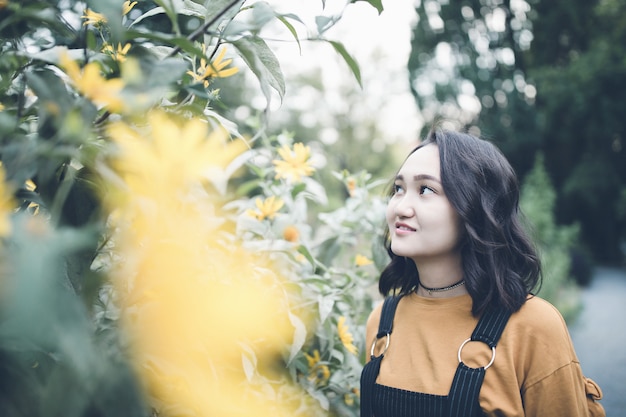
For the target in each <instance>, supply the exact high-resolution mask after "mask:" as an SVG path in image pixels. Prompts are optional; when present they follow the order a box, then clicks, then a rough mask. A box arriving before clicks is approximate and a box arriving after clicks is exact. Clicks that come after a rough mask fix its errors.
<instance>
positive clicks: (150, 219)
mask: <svg viewBox="0 0 626 417" xmlns="http://www.w3.org/2000/svg"><path fill="white" fill-rule="evenodd" d="M367 2H368V3H370V4H371V5H372V6H373V7H375V8H377V9H378V11H379V12H380V11H382V4H381V2H380V1H378V0H368V1H367ZM324 3H325V2H324V1H322V5H324ZM349 3H351V2H348V3H346V6H347V7H349ZM340 18H341V16H331V17H328V16H318V17H317V19H316V24H317V27H316V28H315V30H312V29H311V30H309V29H310V28H307V30H309V34H307V36H306V37H303V36H302V35H301V34H300V33H301V32H302V27H303V26H304V24H303V23H302V22H303V20H302V19H301V18H300V17H299V16H296V15H294V14H280V13H277V12H276V11H275V10H274V9H273V7H272V6H271V5H270V4H269V3H267V2H263V1H257V2H253V1H250V2H248V1H244V0H229V1H226V0H214V1H200V0H198V1H196V0H155V1H148V0H139V1H133V2H130V1H126V2H122V1H121V0H120V1H113V0H98V1H95V0H93V1H88V2H86V3H85V2H72V1H64V0H59V1H31V0H20V1H19V2H17V1H13V0H8V1H7V0H0V39H2V41H1V43H0V48H1V49H0V156H1V162H2V166H1V171H0V172H1V173H2V175H3V176H4V177H5V178H3V179H4V181H2V182H1V183H0V187H1V189H0V191H1V193H0V194H1V197H2V198H1V200H0V201H1V205H0V209H1V211H2V212H1V213H0V214H1V218H0V233H1V236H2V242H1V244H2V255H1V256H2V263H1V265H2V275H1V278H0V299H1V302H0V358H1V360H0V404H1V406H2V407H3V408H2V415H3V416H17V415H30V416H38V415H42V416H43V415H46V416H50V415H64V416H83V415H84V416H87V415H89V416H126V415H128V416H147V415H163V416H191V415H198V416H205V415H206V416H208V415H251V414H254V415H289V416H295V415H329V414H330V415H357V413H358V398H359V392H358V378H359V373H360V368H361V364H362V363H363V360H364V341H363V334H364V332H363V328H362V327H363V323H364V321H365V318H366V314H367V312H368V311H369V310H370V309H371V306H372V303H373V302H374V297H375V295H374V292H373V290H372V289H371V287H372V284H373V282H374V281H375V277H376V275H377V271H378V270H379V268H380V267H381V266H382V265H383V264H384V262H385V256H386V255H385V254H384V253H381V252H380V249H379V248H380V242H379V238H380V236H379V233H380V232H381V221H382V219H383V215H382V211H383V206H384V204H383V202H382V200H381V199H380V198H378V197H376V194H377V193H371V191H372V190H376V191H378V188H377V187H378V186H379V185H380V184H379V183H378V182H376V181H373V180H372V178H371V176H370V175H369V174H367V173H366V172H361V173H350V172H338V173H335V177H336V180H337V181H340V182H342V183H343V184H344V185H345V189H346V195H347V196H348V197H347V199H346V201H345V204H344V205H343V206H341V207H340V208H338V209H336V210H334V211H332V212H324V210H323V207H324V205H325V203H326V201H327V198H328V197H327V195H326V192H325V188H324V186H323V185H322V184H320V183H319V182H318V181H317V180H316V166H315V164H314V162H313V161H314V160H315V158H314V155H312V152H311V149H310V148H309V147H308V146H306V145H305V144H303V143H301V142H299V141H298V139H297V138H294V137H292V136H290V135H289V134H282V135H278V136H266V135H265V130H264V128H263V123H262V120H263V117H261V124H260V125H259V127H257V128H256V129H252V128H251V126H250V125H245V126H244V123H243V122H242V121H238V120H234V119H232V118H230V114H231V113H229V112H228V111H224V109H223V105H222V104H221V101H220V96H225V95H228V85H229V82H232V83H233V85H236V84H237V83H241V81H242V78H241V77H242V73H244V72H247V73H250V74H253V75H254V76H255V77H256V79H257V80H258V88H259V91H260V93H261V95H262V96H263V97H264V98H265V101H266V103H267V107H266V109H265V113H267V112H269V108H270V103H271V102H272V101H273V100H276V99H278V100H280V99H282V97H283V96H284V95H285V94H286V92H285V83H284V79H283V75H282V73H281V70H280V62H279V60H278V58H277V57H276V55H275V54H274V53H273V51H272V49H271V46H270V43H269V42H268V41H267V40H266V39H265V38H264V35H263V34H264V33H265V32H264V29H265V28H266V27H270V26H272V27H275V26H276V25H278V26H279V27H281V28H283V30H284V31H285V32H286V33H287V34H289V36H291V37H292V39H293V41H294V42H297V43H300V42H305V41H308V40H315V41H323V42H329V43H330V44H331V45H332V47H333V48H334V49H335V50H336V51H337V53H338V55H337V56H338V58H339V59H343V60H344V61H345V62H346V64H347V68H348V69H349V70H350V71H351V72H352V73H353V74H354V76H355V79H356V82H357V83H360V73H359V68H358V64H357V63H356V62H355V61H354V60H353V59H352V57H351V56H350V54H349V51H347V50H346V49H345V48H344V47H343V45H342V44H341V43H340V42H338V41H337V40H333V39H327V38H326V37H325V33H326V31H327V30H328V29H329V28H330V27H332V26H333V25H335V24H337V22H339V21H340ZM218 78H223V79H224V82H221V83H220V89H217V88H214V83H215V82H216V80H217V79H218ZM218 109H220V110H218Z"/></svg>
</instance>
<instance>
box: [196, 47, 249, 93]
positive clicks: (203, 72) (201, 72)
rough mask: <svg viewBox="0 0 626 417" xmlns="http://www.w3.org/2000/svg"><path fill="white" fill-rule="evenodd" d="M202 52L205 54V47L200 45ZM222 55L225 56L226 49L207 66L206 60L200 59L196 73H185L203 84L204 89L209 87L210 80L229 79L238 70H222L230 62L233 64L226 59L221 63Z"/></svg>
mask: <svg viewBox="0 0 626 417" xmlns="http://www.w3.org/2000/svg"><path fill="white" fill-rule="evenodd" d="M202 51H203V52H205V53H206V46H205V45H202ZM224 55H226V48H222V50H221V51H220V53H219V54H218V55H217V57H216V58H215V59H214V60H213V62H211V63H209V64H208V65H207V62H206V59H204V58H202V59H200V66H199V67H198V69H197V71H196V72H193V71H187V74H189V75H191V76H192V77H193V79H194V80H196V81H197V82H203V83H204V88H207V87H208V86H209V83H210V80H211V79H212V78H226V77H230V76H231V75H235V74H236V73H237V72H238V71H239V68H237V67H231V68H226V69H224V68H225V67H226V66H228V65H229V64H230V63H231V62H233V60H232V59H227V60H224V61H223V59H224Z"/></svg>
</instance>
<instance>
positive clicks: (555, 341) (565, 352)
mask: <svg viewBox="0 0 626 417" xmlns="http://www.w3.org/2000/svg"><path fill="white" fill-rule="evenodd" d="M381 308H382V304H381V305H379V306H378V307H377V308H376V309H375V310H374V311H373V312H372V314H371V315H370V317H369V319H368V322H367V339H366V340H367V341H368V346H367V347H368V351H369V347H370V346H371V343H372V341H373V340H374V339H375V335H376V333H377V330H378V323H379V320H380V314H381ZM471 308H472V299H471V297H470V296H469V295H462V296H458V297H451V298H436V299H433V298H425V297H421V296H418V295H417V294H414V293H413V294H410V295H407V296H405V297H403V298H402V299H401V300H400V302H399V304H398V308H397V310H396V314H395V318H394V323H393V332H392V335H391V338H390V344H389V348H388V350H387V352H386V353H385V357H384V359H383V361H382V364H381V368H380V373H379V375H378V379H377V383H378V384H382V385H387V386H390V387H395V388H401V389H405V390H409V391H416V392H423V393H429V394H435V395H447V394H448V392H449V390H450V386H451V385H452V379H453V377H454V373H455V370H456V367H457V365H458V359H457V358H458V351H459V347H460V346H461V344H462V343H463V341H464V340H466V339H467V338H469V337H470V335H471V334H472V331H473V330H474V327H475V326H476V323H477V322H478V319H477V318H475V317H474V316H472V314H471ZM384 344H385V341H384V340H380V341H379V342H378V343H377V345H376V352H375V354H376V355H378V354H379V353H380V351H381V350H382V348H383V347H384ZM461 357H462V359H463V362H464V363H465V364H467V365H468V366H471V367H479V366H485V365H487V364H488V363H489V361H490V360H491V357H492V351H491V349H490V348H489V347H488V346H487V345H486V344H484V343H482V342H470V343H468V344H466V345H465V346H464V348H463V349H462V351H461ZM600 398H602V393H601V391H600V389H599V387H598V386H597V385H596V384H595V383H594V382H593V381H591V380H590V379H588V378H585V377H584V376H583V374H582V370H581V367H580V363H579V362H578V358H577V357H576V353H575V351H574V348H573V345H572V341H571V339H570V336H569V332H568V330H567V326H566V324H565V321H564V320H563V317H562V316H561V314H560V313H559V312H558V310H557V309H556V308H555V307H553V306H552V305H551V304H550V303H548V302H547V301H545V300H543V299H541V298H539V297H532V298H529V299H528V301H527V302H526V303H525V304H524V305H523V306H522V308H521V309H520V310H519V311H517V312H516V313H514V314H513V315H512V316H511V318H510V319H509V322H508V324H507V326H506V328H505V329H504V332H503V333H502V337H501V338H500V341H499V342H498V345H497V347H496V357H495V362H494V364H493V365H492V366H491V367H490V368H488V369H487V371H486V375H485V380H484V382H483V385H482V388H481V390H480V396H479V401H480V406H481V408H482V409H483V411H484V412H485V413H486V415H487V416H506V417H522V416H526V417H587V416H592V417H603V416H605V415H606V414H605V412H604V409H603V408H602V406H601V405H600V404H599V403H598V402H596V401H595V400H598V399H600Z"/></svg>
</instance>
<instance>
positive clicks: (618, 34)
mask: <svg viewBox="0 0 626 417" xmlns="http://www.w3.org/2000/svg"><path fill="white" fill-rule="evenodd" d="M623 7H624V6H623V4H622V3H620V2H619V1H607V2H585V1H576V2H565V1H557V2H552V1H550V2H549V1H532V2H526V1H495V2H491V1H479V0H476V1H467V2H463V3H454V2H447V1H432V0H431V1H424V2H421V3H420V4H419V6H418V7H417V11H418V14H419V17H420V19H419V21H418V23H417V25H416V27H415V32H414V38H413V52H412V56H411V60H410V62H409V68H410V71H411V83H412V85H413V88H414V94H415V96H416V100H417V103H418V105H419V106H420V108H421V109H422V110H423V111H424V112H425V113H426V116H427V117H426V119H427V120H430V121H432V120H434V119H435V118H436V117H440V116H443V117H444V118H449V119H453V120H458V121H459V123H460V125H461V126H462V127H464V128H466V129H469V130H470V131H473V132H475V133H481V134H482V135H483V136H484V137H485V138H487V139H490V140H492V141H494V142H495V143H496V144H497V145H498V146H499V147H500V148H501V149H502V151H503V152H504V153H505V155H506V156H507V157H508V158H509V160H510V161H511V163H512V164H513V166H514V167H515V169H516V171H517V172H518V175H520V177H523V176H524V175H525V174H526V173H527V172H528V171H529V170H530V168H531V167H532V161H534V156H535V154H536V152H538V151H542V152H543V153H544V155H545V158H546V167H547V170H548V172H549V174H550V176H551V179H552V181H553V183H554V185H555V187H556V189H557V206H556V212H557V222H559V223H564V224H569V223H573V222H579V223H580V225H581V230H582V235H581V238H582V240H583V242H584V244H586V245H589V247H590V248H591V249H592V252H593V254H594V255H595V257H596V259H597V260H599V261H604V262H616V261H619V260H620V259H621V256H622V254H621V252H620V249H619V248H620V243H621V241H623V239H624V222H623V219H622V218H620V217H619V216H618V208H617V207H618V204H619V203H618V196H619V190H620V189H622V188H623V187H624V182H625V181H626V177H625V174H624V169H625V168H624V164H623V159H624V157H623V150H622V142H623V137H624V129H625V124H624V121H623V117H621V116H619V115H620V114H624V107H623V106H624V105H623V104H622V101H621V100H620V99H619V96H620V95H621V94H622V93H623V92H624V91H626V87H625V85H624V79H625V77H624V76H623V74H624V62H623V60H622V59H620V58H619V57H620V56H623V53H622V44H623V42H621V41H620V40H623V38H624V29H623V27H624V18H623V16H624V14H623ZM620 11H621V13H620ZM565 16H566V17H567V18H564V17H565ZM609 45H610V46H609ZM617 45H619V46H617ZM573 86H575V88H574V87H573ZM592 178H593V179H595V178H602V179H603V181H602V184H596V186H595V187H594V189H595V190H596V192H595V193H594V194H593V196H591V195H590V194H589V193H588V190H589V185H590V184H589V181H590V180H591V179H592Z"/></svg>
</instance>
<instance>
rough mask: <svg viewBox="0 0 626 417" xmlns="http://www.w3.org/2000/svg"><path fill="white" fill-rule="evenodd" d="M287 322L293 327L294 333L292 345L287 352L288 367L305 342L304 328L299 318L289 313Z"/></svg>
mask: <svg viewBox="0 0 626 417" xmlns="http://www.w3.org/2000/svg"><path fill="white" fill-rule="evenodd" d="M289 321H290V322H291V324H292V325H293V327H294V329H295V331H294V333H293V343H292V344H291V348H290V350H289V359H288V360H287V365H289V363H290V362H291V361H292V360H293V358H295V357H296V355H297V354H298V353H299V352H300V349H302V346H304V342H305V341H306V326H305V325H304V322H303V321H302V320H301V319H300V317H298V316H296V315H294V314H292V313H291V312H289Z"/></svg>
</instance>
